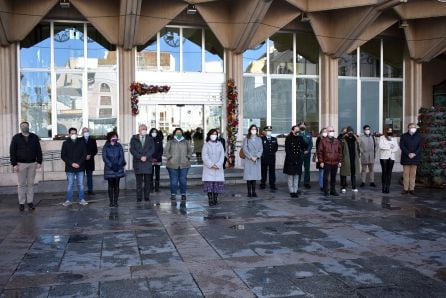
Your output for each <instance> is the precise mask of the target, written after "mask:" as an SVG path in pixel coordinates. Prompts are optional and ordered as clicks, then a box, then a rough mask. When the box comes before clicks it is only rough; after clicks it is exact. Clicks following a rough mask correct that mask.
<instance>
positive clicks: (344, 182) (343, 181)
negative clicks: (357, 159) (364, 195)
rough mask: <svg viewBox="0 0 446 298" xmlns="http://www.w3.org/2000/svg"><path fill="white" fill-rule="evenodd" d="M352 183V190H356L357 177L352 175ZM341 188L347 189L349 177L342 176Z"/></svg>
mask: <svg viewBox="0 0 446 298" xmlns="http://www.w3.org/2000/svg"><path fill="white" fill-rule="evenodd" d="M350 181H351V182H352V189H355V188H356V175H351V176H350ZM341 187H342V188H347V176H342V175H341Z"/></svg>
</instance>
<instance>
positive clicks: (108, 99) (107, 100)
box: [101, 96, 112, 106]
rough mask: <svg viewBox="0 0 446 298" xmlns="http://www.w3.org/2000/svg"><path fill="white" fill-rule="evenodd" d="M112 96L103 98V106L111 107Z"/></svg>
mask: <svg viewBox="0 0 446 298" xmlns="http://www.w3.org/2000/svg"><path fill="white" fill-rule="evenodd" d="M111 105H112V100H111V96H101V106H111Z"/></svg>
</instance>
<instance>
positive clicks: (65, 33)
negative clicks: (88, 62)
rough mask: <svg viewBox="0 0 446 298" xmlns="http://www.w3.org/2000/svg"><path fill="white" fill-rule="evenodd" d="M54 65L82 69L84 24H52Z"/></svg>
mask: <svg viewBox="0 0 446 298" xmlns="http://www.w3.org/2000/svg"><path fill="white" fill-rule="evenodd" d="M54 65H55V66H56V67H62V68H70V69H77V68H83V67H84V24H61V23H55V24H54Z"/></svg>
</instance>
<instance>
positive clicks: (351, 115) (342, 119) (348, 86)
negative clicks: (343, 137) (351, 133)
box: [338, 78, 357, 131]
mask: <svg viewBox="0 0 446 298" xmlns="http://www.w3.org/2000/svg"><path fill="white" fill-rule="evenodd" d="M338 100H339V110H338V126H339V131H341V129H342V128H344V127H348V126H351V127H353V129H355V130H356V127H357V122H356V121H357V117H356V115H357V81H356V80H355V79H349V78H345V79H344V78H340V79H339V82H338Z"/></svg>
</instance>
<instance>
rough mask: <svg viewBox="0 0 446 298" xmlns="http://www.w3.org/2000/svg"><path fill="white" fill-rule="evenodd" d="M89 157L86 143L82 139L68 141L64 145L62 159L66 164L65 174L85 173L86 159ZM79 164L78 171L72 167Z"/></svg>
mask: <svg viewBox="0 0 446 298" xmlns="http://www.w3.org/2000/svg"><path fill="white" fill-rule="evenodd" d="M86 156H87V150H86V148H85V143H84V142H82V140H81V139H79V138H78V139H76V141H74V142H73V141H72V140H71V139H68V140H66V141H64V142H63V144H62V152H61V154H60V157H61V158H62V160H63V161H64V162H65V172H83V171H85V157H86ZM73 163H77V164H78V165H79V166H80V167H79V168H78V169H75V168H73V167H72V166H71V165H72V164H73Z"/></svg>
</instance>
